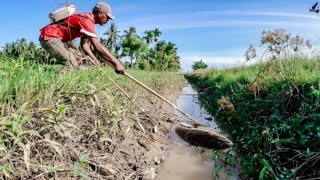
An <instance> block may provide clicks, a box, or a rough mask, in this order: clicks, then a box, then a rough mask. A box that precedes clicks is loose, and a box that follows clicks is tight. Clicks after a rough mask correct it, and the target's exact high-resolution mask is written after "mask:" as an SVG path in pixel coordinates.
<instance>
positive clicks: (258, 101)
mask: <svg viewBox="0 0 320 180" xmlns="http://www.w3.org/2000/svg"><path fill="white" fill-rule="evenodd" d="M186 77H187V78H188V79H189V81H190V82H192V83H193V84H194V85H195V86H196V87H197V88H198V89H199V91H201V92H203V93H202V94H203V95H202V96H201V99H202V102H204V103H203V104H205V105H206V107H207V109H208V110H209V111H210V112H211V113H212V114H213V115H215V117H216V119H217V121H218V123H220V124H221V126H222V127H223V128H224V129H225V130H226V131H227V132H229V133H230V134H231V135H232V137H233V141H234V142H235V143H236V149H237V151H238V153H239V156H240V158H241V164H242V167H243V170H242V173H241V175H242V177H243V178H245V179H246V178H249V177H251V178H254V179H259V178H260V179H291V178H296V177H300V178H306V177H316V176H318V174H317V172H319V167H318V166H317V165H316V164H317V162H318V161H319V160H320V156H319V151H320V146H319V144H318V142H319V140H320V128H319V126H320V109H319V100H320V81H319V80H320V62H318V61H312V60H305V59H296V60H282V61H281V63H280V62H279V61H274V62H271V63H268V64H259V65H253V66H250V67H239V68H232V69H225V70H211V71H209V72H207V73H205V74H204V75H196V74H191V75H186Z"/></svg>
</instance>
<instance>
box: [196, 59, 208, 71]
mask: <svg viewBox="0 0 320 180" xmlns="http://www.w3.org/2000/svg"><path fill="white" fill-rule="evenodd" d="M207 67H208V64H206V63H205V62H203V61H202V59H201V60H200V61H196V62H194V63H193V65H192V69H193V71H195V70H198V69H206V68H207Z"/></svg>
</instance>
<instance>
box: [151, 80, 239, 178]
mask: <svg viewBox="0 0 320 180" xmlns="http://www.w3.org/2000/svg"><path fill="white" fill-rule="evenodd" d="M176 105H177V106H178V107H179V108H180V109H181V110H182V111H184V112H186V113H187V114H189V115H191V116H192V117H193V118H194V119H196V120H198V122H199V123H201V124H205V125H207V126H209V127H211V128H212V129H214V130H215V131H216V132H221V131H220V129H219V128H218V126H217V124H216V123H215V122H214V120H213V119H212V117H211V116H210V115H209V114H208V113H207V112H206V111H205V110H204V108H202V107H201V106H200V103H199V101H198V95H197V93H196V91H195V90H194V89H193V88H192V86H191V85H190V84H186V86H185V87H184V88H183V90H182V94H181V95H180V97H179V98H178V99H177V101H176ZM176 114H177V115H178V116H181V119H184V118H185V117H184V116H183V115H181V114H180V113H179V112H176ZM186 121H187V119H186ZM170 139H171V144H170V145H169V153H168V157H167V159H166V160H165V162H164V163H163V165H162V166H161V167H160V170H159V173H158V176H157V180H212V179H227V180H236V179H239V177H238V173H239V167H237V166H236V167H231V168H230V167H228V168H220V169H219V170H217V168H214V167H216V166H215V164H221V163H219V162H215V161H214V153H213V151H212V150H206V149H202V148H198V147H194V146H190V145H188V143H186V142H184V141H183V140H182V139H181V138H180V137H179V136H178V135H177V134H176V133H175V132H173V131H172V132H171V133H170ZM214 177H216V178H214ZM217 177H219V178H217Z"/></svg>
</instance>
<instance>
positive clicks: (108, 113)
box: [0, 55, 184, 179]
mask: <svg viewBox="0 0 320 180" xmlns="http://www.w3.org/2000/svg"><path fill="white" fill-rule="evenodd" d="M60 69H61V66H58V65H46V64H44V65H41V64H39V63H35V62H34V61H25V60H24V59H23V58H18V59H14V58H7V57H4V56H2V55H1V56H0V84H1V88H0V177H2V178H5V179H6V178H12V179H32V178H40V179H50V178H62V177H63V179H75V178H77V177H79V178H81V179H106V178H115V177H116V179H126V178H127V177H129V176H131V177H132V178H136V179H138V178H143V177H144V176H146V175H145V174H144V173H145V171H146V169H147V168H149V169H150V166H151V165H152V166H153V164H154V157H155V156H157V155H159V157H161V156H162V154H161V153H163V151H162V150H161V148H163V146H164V144H160V143H159V141H157V140H154V139H153V140H152V141H150V139H152V138H157V139H161V141H163V139H165V137H166V134H167V133H168V130H166V128H164V126H163V123H164V119H166V120H168V119H171V120H172V121H173V119H172V115H170V114H168V115H166V113H165V111H164V110H163V111H162V110H161V106H162V105H163V104H162V103H159V101H158V100H155V99H154V98H155V97H154V96H150V94H149V93H148V92H146V91H144V90H143V89H142V88H139V86H137V85H136V84H134V82H131V81H130V80H128V79H126V78H125V77H123V76H120V75H116V74H115V73H114V72H113V70H112V69H111V68H107V67H100V68H95V67H93V68H90V69H86V70H77V71H70V72H67V73H61V72H60ZM129 73H130V74H133V76H135V77H137V78H138V79H140V80H141V81H142V82H145V83H146V84H147V85H149V86H150V87H152V88H153V89H156V90H157V91H158V92H159V93H161V94H164V95H169V94H171V95H172V94H174V91H176V88H178V89H180V88H181V87H182V86H183V85H184V81H183V77H178V76H177V75H175V73H167V72H166V73H165V76H166V78H162V77H163V75H164V73H161V72H149V73H145V72H141V71H129ZM110 78H111V79H114V80H115V81H116V82H117V83H118V84H119V85H120V87H122V88H123V89H124V90H125V91H126V92H127V94H129V95H130V96H131V98H130V99H129V98H127V97H126V96H124V94H123V93H122V92H121V91H120V90H119V89H118V88H117V86H116V85H115V84H114V83H112V81H111V79H110ZM139 107H144V111H142V110H141V109H140V108H139ZM143 112H146V114H145V113H143ZM160 122H162V123H160ZM155 127H157V134H155V133H153V131H154V128H155ZM151 136H152V138H151ZM153 143H158V144H156V145H154V144H153ZM145 144H146V145H145ZM149 146H157V147H159V149H156V152H157V153H159V154H152V155H147V153H148V152H147V150H146V148H148V147H149ZM140 154H143V155H141V156H140V158H139V159H136V158H135V157H136V156H138V155H140ZM129 158H130V159H134V161H131V160H130V162H128V159H129ZM133 169H135V170H136V171H135V170H133ZM132 172H135V173H134V174H132Z"/></svg>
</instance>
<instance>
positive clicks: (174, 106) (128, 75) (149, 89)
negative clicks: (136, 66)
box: [124, 72, 203, 126]
mask: <svg viewBox="0 0 320 180" xmlns="http://www.w3.org/2000/svg"><path fill="white" fill-rule="evenodd" d="M124 75H125V76H127V77H128V78H130V79H131V80H133V81H134V82H136V83H137V84H139V85H140V86H142V87H143V88H145V89H147V90H148V91H150V92H151V93H152V94H154V95H156V96H157V97H158V98H160V99H161V100H163V101H165V102H166V103H168V104H169V105H170V106H172V107H173V108H175V109H176V110H178V111H179V112H180V113H181V114H183V115H185V116H186V117H188V118H189V119H191V120H192V121H193V122H195V123H196V124H199V125H202V124H200V123H199V122H197V121H196V120H195V119H194V118H192V117H191V116H190V115H188V114H187V113H185V112H183V111H182V110H181V109H179V108H178V107H177V106H176V105H174V104H173V103H171V102H170V101H168V100H167V99H166V98H164V97H163V96H161V95H160V94H158V93H157V92H155V91H154V90H152V89H151V88H149V87H148V86H146V85H144V84H143V83H142V82H140V81H138V80H137V79H136V78H134V77H132V76H131V75H130V74H128V73H127V72H124ZM202 126H203V125H202Z"/></svg>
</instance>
